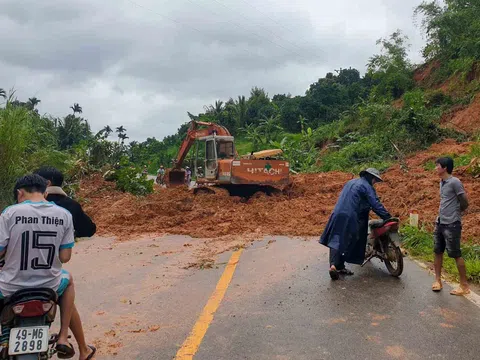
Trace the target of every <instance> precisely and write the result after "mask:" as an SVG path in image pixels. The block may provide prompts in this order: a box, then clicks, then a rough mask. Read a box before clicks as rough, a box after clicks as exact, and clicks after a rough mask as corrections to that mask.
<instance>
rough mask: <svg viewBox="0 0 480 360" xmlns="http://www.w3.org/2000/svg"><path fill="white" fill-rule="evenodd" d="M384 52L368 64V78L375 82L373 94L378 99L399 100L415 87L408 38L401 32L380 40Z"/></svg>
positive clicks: (375, 56)
mask: <svg viewBox="0 0 480 360" xmlns="http://www.w3.org/2000/svg"><path fill="white" fill-rule="evenodd" d="M377 45H381V48H382V52H381V53H380V54H377V55H374V56H372V57H371V58H370V60H369V62H368V74H367V75H368V76H370V77H371V78H372V80H373V83H374V87H373V89H372V93H373V95H374V96H376V97H377V98H384V99H386V100H390V99H398V98H399V97H401V96H402V95H403V94H404V93H405V92H406V91H408V90H410V89H411V88H412V87H413V85H414V82H413V77H412V71H413V68H412V64H411V63H410V61H409V59H408V56H407V48H408V47H409V44H408V37H406V36H404V35H403V34H402V32H401V31H400V30H397V31H396V32H394V33H393V34H392V35H391V36H390V37H389V38H388V39H379V40H378V41H377Z"/></svg>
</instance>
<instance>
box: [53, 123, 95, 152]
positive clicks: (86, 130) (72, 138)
mask: <svg viewBox="0 0 480 360" xmlns="http://www.w3.org/2000/svg"><path fill="white" fill-rule="evenodd" d="M57 131H58V138H59V139H60V148H61V149H62V150H65V149H69V148H71V147H72V146H74V145H76V144H78V143H79V142H80V141H82V140H86V139H88V137H89V136H91V132H90V125H89V124H88V121H87V120H85V119H82V118H79V117H76V116H74V115H72V114H70V115H67V116H65V118H63V119H59V121H58V125H57Z"/></svg>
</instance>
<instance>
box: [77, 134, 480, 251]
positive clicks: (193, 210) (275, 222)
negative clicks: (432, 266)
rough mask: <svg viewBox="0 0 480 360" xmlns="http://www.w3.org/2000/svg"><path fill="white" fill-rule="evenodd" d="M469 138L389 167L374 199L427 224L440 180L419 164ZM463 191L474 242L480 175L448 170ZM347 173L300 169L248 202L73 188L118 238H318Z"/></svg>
mask: <svg viewBox="0 0 480 360" xmlns="http://www.w3.org/2000/svg"><path fill="white" fill-rule="evenodd" d="M470 145H471V144H469V143H463V144H457V143H456V142H455V141H452V140H448V141H444V142H442V143H439V144H436V145H434V146H432V147H431V148H430V149H428V150H427V151H424V152H421V153H418V154H416V155H415V156H414V157H412V158H410V159H408V160H407V164H408V172H407V171H405V170H404V169H401V168H400V166H399V165H396V166H394V167H392V168H391V169H389V170H388V171H387V172H386V173H385V174H384V178H385V183H383V184H379V186H378V187H377V192H378V195H379V196H380V198H381V200H382V201H383V203H384V204H385V206H386V207H387V209H389V210H390V212H391V213H392V214H394V215H398V216H400V217H401V218H402V219H403V220H406V219H407V218H408V215H409V213H410V211H411V210H412V209H415V210H418V211H419V213H420V221H421V223H422V224H424V225H425V226H427V228H428V227H430V228H432V226H433V222H434V220H435V218H436V216H437V213H438V206H439V182H438V178H437V176H436V175H435V173H434V172H433V171H430V170H426V169H425V165H426V164H427V163H428V162H431V161H434V160H435V158H436V157H438V156H440V155H445V154H463V153H466V152H468V151H469V147H470ZM454 175H455V176H457V177H459V178H460V179H461V180H462V182H463V184H464V185H465V188H466V190H467V193H468V195H469V197H470V203H471V207H470V209H469V211H468V213H467V214H466V215H465V217H464V234H463V236H464V240H469V241H474V242H477V243H480V181H479V180H478V179H474V178H473V177H472V176H470V175H469V174H467V173H466V171H465V168H458V169H456V170H455V173H454ZM353 177H354V175H353V174H348V173H341V172H330V173H319V174H302V175H298V176H295V177H294V178H293V185H292V188H291V190H290V192H289V193H288V194H279V195H272V196H267V195H265V194H264V193H257V194H255V195H254V196H253V197H251V198H250V199H248V201H245V199H242V198H241V197H235V196H230V195H229V193H228V192H227V191H226V190H223V189H217V190H216V193H215V194H205V193H203V194H202V193H200V194H197V195H194V194H193V192H192V191H189V190H187V189H184V188H173V189H164V188H156V191H155V193H154V194H151V195H149V196H147V197H146V198H137V197H135V196H133V195H131V194H125V193H121V192H119V191H116V190H115V188H114V184H113V183H108V182H105V181H104V180H103V179H102V178H101V177H100V176H97V177H94V178H91V179H88V180H86V181H84V182H83V183H82V186H81V191H80V193H79V195H80V197H81V198H82V199H85V201H84V207H85V209H86V211H87V212H88V213H89V214H90V215H91V216H92V217H93V218H94V220H95V222H96V223H97V226H98V230H99V234H101V235H108V236H111V235H113V236H116V237H117V239H118V240H119V241H122V240H128V239H131V238H133V237H135V236H138V235H140V234H165V233H169V234H179V235H182V234H183V235H189V236H193V237H198V238H214V237H215V238H217V237H222V236H223V237H228V236H231V235H239V236H246V235H248V236H258V235H289V236H319V235H320V234H321V232H322V230H323V227H324V225H325V224H326V222H327V220H328V218H329V216H330V213H331V211H332V210H333V207H334V205H335V202H336V200H337V196H338V194H339V192H340V191H341V189H342V187H343V185H344V184H345V182H347V181H348V180H350V179H352V178H353Z"/></svg>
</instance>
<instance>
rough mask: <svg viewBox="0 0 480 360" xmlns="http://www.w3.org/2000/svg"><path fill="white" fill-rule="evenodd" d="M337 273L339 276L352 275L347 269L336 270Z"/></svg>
mask: <svg viewBox="0 0 480 360" xmlns="http://www.w3.org/2000/svg"><path fill="white" fill-rule="evenodd" d="M338 272H339V273H340V274H342V275H348V276H351V275H353V271H351V270H348V269H342V270H338Z"/></svg>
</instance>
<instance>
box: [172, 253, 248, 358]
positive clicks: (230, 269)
mask: <svg viewBox="0 0 480 360" xmlns="http://www.w3.org/2000/svg"><path fill="white" fill-rule="evenodd" d="M242 251H243V249H239V250H237V251H235V252H234V253H233V254H232V256H231V257H230V260H229V261H228V264H227V266H226V267H225V270H224V271H223V274H222V277H221V278H220V280H218V283H217V287H216V288H215V291H214V292H213V294H212V295H211V296H210V299H208V302H207V305H205V307H204V308H203V310H202V313H201V314H200V317H199V318H198V320H197V322H196V323H195V326H194V327H193V330H192V332H191V333H190V335H189V336H188V338H187V339H186V340H185V342H184V343H183V345H182V347H181V348H180V349H179V350H178V352H177V356H176V357H175V359H176V360H191V359H193V356H194V355H195V354H196V353H197V351H198V348H199V346H200V344H201V343H202V340H203V337H204V336H205V334H206V333H207V330H208V327H209V326H210V323H211V322H212V320H213V314H215V312H216V311H217V309H218V307H219V306H220V303H221V302H222V299H223V297H224V296H225V292H226V291H227V289H228V285H230V281H232V277H233V273H234V272H235V268H236V267H237V264H238V260H239V259H240V255H241V254H242Z"/></svg>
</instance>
